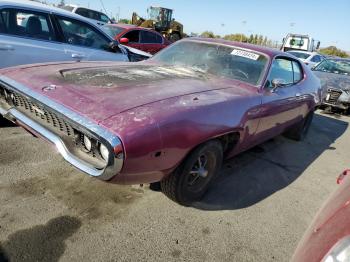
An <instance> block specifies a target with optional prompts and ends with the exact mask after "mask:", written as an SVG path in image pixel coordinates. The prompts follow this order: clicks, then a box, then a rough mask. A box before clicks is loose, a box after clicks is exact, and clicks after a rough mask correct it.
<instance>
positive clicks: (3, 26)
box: [0, 11, 7, 34]
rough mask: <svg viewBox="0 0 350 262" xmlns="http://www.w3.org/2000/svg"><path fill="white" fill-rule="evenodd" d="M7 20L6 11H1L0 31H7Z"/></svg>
mask: <svg viewBox="0 0 350 262" xmlns="http://www.w3.org/2000/svg"><path fill="white" fill-rule="evenodd" d="M5 21H6V13H5V12H4V11H2V12H0V33H1V34H3V33H6V32H7V30H6V29H7V25H6V23H5Z"/></svg>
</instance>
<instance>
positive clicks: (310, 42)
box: [281, 34, 320, 52]
mask: <svg viewBox="0 0 350 262" xmlns="http://www.w3.org/2000/svg"><path fill="white" fill-rule="evenodd" d="M319 47H320V41H318V40H315V39H314V38H312V37H310V36H308V35H302V34H288V35H287V36H286V37H285V38H283V43H282V46H281V50H282V51H283V52H286V51H291V50H299V51H307V52H315V51H316V50H317V49H318V48H319Z"/></svg>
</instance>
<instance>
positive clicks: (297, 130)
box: [284, 111, 314, 141]
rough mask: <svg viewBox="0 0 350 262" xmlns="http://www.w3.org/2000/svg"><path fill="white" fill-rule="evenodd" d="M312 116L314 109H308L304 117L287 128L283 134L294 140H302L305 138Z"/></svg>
mask: <svg viewBox="0 0 350 262" xmlns="http://www.w3.org/2000/svg"><path fill="white" fill-rule="evenodd" d="M313 117H314V111H310V112H309V113H308V114H307V116H306V117H305V118H303V119H302V120H301V121H300V122H299V123H297V124H296V125H295V126H294V127H292V128H291V129H289V130H288V131H287V132H286V133H285V134H284V135H285V136H286V137H288V138H290V139H293V140H296V141H302V140H304V139H305V137H306V135H307V133H308V132H309V128H310V125H311V122H312V119H313Z"/></svg>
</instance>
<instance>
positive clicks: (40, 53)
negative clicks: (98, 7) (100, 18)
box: [0, 0, 151, 68]
mask: <svg viewBox="0 0 350 262" xmlns="http://www.w3.org/2000/svg"><path fill="white" fill-rule="evenodd" d="M0 56H1V60H0V68H4V67H10V66H16V65H23V64H32V63H44V62H57V61H76V62H80V61H139V60H143V59H148V58H149V57H151V55H150V54H148V53H146V52H142V51H140V50H137V49H135V48H131V47H125V46H122V45H120V44H119V42H118V41H116V40H114V39H113V38H112V37H110V36H109V35H108V34H106V33H105V32H104V31H103V30H102V29H101V28H100V27H99V26H97V25H95V24H94V23H92V22H91V21H89V19H87V18H84V17H82V16H80V15H77V14H73V13H70V12H68V11H65V10H62V9H59V8H55V7H52V6H48V5H44V4H40V3H36V2H33V1H25V0H11V1H9V0H0Z"/></svg>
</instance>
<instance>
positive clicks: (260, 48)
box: [186, 37, 293, 57]
mask: <svg viewBox="0 0 350 262" xmlns="http://www.w3.org/2000/svg"><path fill="white" fill-rule="evenodd" d="M186 39H187V40H190V41H198V42H210V43H217V44H224V45H229V46H233V47H240V48H243V49H250V50H252V51H256V52H259V53H263V54H266V55H268V56H270V57H275V56H277V55H282V56H287V57H293V56H292V55H289V54H287V53H285V52H282V51H280V50H278V49H274V48H269V47H264V46H259V45H253V44H248V43H242V42H235V41H228V40H224V39H221V38H202V37H190V38H186Z"/></svg>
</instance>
